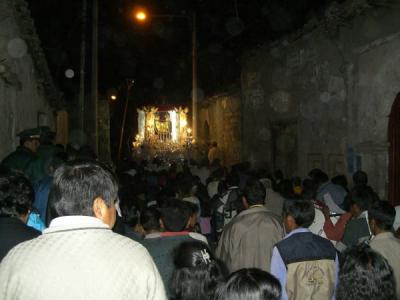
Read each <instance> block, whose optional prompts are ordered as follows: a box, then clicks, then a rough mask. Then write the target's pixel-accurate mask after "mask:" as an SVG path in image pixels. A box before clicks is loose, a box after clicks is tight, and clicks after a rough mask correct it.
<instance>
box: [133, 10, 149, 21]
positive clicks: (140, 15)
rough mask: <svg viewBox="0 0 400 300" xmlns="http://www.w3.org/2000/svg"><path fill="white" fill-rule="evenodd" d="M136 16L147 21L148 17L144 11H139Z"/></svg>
mask: <svg viewBox="0 0 400 300" xmlns="http://www.w3.org/2000/svg"><path fill="white" fill-rule="evenodd" d="M135 18H136V19H137V20H139V21H141V22H143V21H146V19H147V14H146V13H145V12H144V11H138V12H137V13H136V14H135Z"/></svg>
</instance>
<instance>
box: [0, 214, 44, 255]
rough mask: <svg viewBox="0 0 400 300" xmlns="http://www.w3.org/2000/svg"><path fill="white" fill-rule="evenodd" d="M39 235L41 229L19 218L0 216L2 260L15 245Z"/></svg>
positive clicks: (0, 253) (0, 252) (0, 251)
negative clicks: (30, 225)
mask: <svg viewBox="0 0 400 300" xmlns="http://www.w3.org/2000/svg"><path fill="white" fill-rule="evenodd" d="M39 235H40V232H39V231H37V230H35V229H33V228H31V227H29V226H27V225H26V224H24V223H23V222H22V221H21V220H19V219H17V218H10V217H0V261H1V260H2V259H3V258H4V257H5V256H6V255H7V253H8V251H10V250H11V248H13V247H14V246H16V245H18V244H19V243H22V242H25V241H27V240H30V239H33V238H35V237H37V236H39Z"/></svg>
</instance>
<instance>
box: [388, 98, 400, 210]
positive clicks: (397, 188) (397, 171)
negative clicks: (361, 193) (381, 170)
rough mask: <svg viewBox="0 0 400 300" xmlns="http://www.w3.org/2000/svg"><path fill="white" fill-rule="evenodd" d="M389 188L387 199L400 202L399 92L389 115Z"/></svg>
mask: <svg viewBox="0 0 400 300" xmlns="http://www.w3.org/2000/svg"><path fill="white" fill-rule="evenodd" d="M388 141H389V144H390V146H389V188H388V200H389V202H390V203H392V204H393V205H399V204H400V93H398V94H397V96H396V99H395V100H394V102H393V105H392V110H391V111H390V115H389V126H388Z"/></svg>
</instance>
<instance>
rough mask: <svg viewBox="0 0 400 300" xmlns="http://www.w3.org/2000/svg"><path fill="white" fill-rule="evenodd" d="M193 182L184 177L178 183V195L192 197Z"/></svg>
mask: <svg viewBox="0 0 400 300" xmlns="http://www.w3.org/2000/svg"><path fill="white" fill-rule="evenodd" d="M192 191H193V181H192V178H191V177H184V178H182V179H181V180H180V182H179V193H180V196H181V197H189V196H191V195H192Z"/></svg>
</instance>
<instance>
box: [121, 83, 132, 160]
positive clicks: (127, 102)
mask: <svg viewBox="0 0 400 300" xmlns="http://www.w3.org/2000/svg"><path fill="white" fill-rule="evenodd" d="M133 83H134V80H132V79H127V80H126V102H125V109H124V116H123V117H122V125H121V134H120V136H119V146H118V156H117V160H118V161H119V160H120V159H121V150H122V141H123V139H124V130H125V122H126V113H127V112H128V104H129V96H130V94H131V88H132V86H133Z"/></svg>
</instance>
